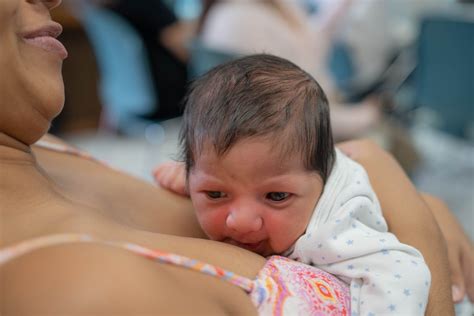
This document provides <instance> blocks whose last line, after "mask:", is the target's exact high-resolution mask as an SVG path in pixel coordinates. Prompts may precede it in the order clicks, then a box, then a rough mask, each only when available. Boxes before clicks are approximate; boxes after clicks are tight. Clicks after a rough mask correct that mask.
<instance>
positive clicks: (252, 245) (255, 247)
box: [225, 238, 263, 253]
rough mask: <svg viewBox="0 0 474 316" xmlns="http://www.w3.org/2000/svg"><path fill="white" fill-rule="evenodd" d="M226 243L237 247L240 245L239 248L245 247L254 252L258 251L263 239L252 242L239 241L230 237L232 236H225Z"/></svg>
mask: <svg viewBox="0 0 474 316" xmlns="http://www.w3.org/2000/svg"><path fill="white" fill-rule="evenodd" d="M225 242H226V243H229V244H231V245H234V246H237V247H240V248H244V249H247V250H249V251H252V252H256V253H260V252H261V250H262V249H260V248H262V245H263V241H262V240H261V241H258V242H252V243H245V242H240V241H237V240H235V239H232V238H227V239H226V240H225Z"/></svg>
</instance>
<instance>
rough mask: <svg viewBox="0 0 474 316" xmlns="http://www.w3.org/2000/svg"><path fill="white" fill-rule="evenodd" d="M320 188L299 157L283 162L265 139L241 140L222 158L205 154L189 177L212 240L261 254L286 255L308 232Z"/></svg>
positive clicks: (199, 214)
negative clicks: (307, 227) (306, 231)
mask: <svg viewBox="0 0 474 316" xmlns="http://www.w3.org/2000/svg"><path fill="white" fill-rule="evenodd" d="M322 188H323V184H322V180H321V177H320V176H319V175H317V174H316V173H312V172H308V171H307V170H306V169H305V168H304V165H303V162H302V161H301V157H300V155H299V154H294V155H291V156H289V157H285V159H281V158H280V155H279V152H278V150H275V148H274V147H273V146H272V143H271V142H269V141H266V140H263V139H249V140H243V141H240V142H238V143H237V144H236V145H234V146H233V147H232V148H231V149H230V151H229V152H227V153H226V154H225V155H224V156H221V157H218V156H217V155H216V154H215V152H214V151H213V150H205V151H204V152H203V153H202V154H201V156H200V157H199V158H198V159H197V161H196V163H195V166H194V168H193V169H192V170H191V172H190V174H189V192H190V195H191V199H192V201H193V205H194V208H195V210H196V213H197V217H198V220H199V223H200V224H201V227H202V228H203V230H204V231H205V233H206V234H207V235H208V236H209V238H211V239H213V240H218V241H223V242H226V243H229V244H233V245H236V246H239V247H242V248H245V249H248V250H250V251H253V252H256V253H258V254H261V255H263V256H268V255H271V254H279V253H282V252H284V251H285V250H287V249H288V248H290V247H291V246H292V245H293V243H295V241H296V240H297V239H298V237H300V236H301V235H302V234H303V233H304V232H305V229H306V226H307V224H308V221H309V219H310V217H311V214H312V212H313V209H314V207H315V205H316V203H317V201H318V199H319V196H320V195H321V192H322Z"/></svg>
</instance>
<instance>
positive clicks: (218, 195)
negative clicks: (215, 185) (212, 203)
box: [206, 191, 226, 200]
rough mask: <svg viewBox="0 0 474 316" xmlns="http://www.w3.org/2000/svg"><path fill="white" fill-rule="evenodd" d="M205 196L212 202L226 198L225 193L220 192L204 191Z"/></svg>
mask: <svg viewBox="0 0 474 316" xmlns="http://www.w3.org/2000/svg"><path fill="white" fill-rule="evenodd" d="M206 195H207V197H208V198H210V199H213V200H215V199H221V198H223V197H225V196H226V195H225V193H224V192H221V191H206Z"/></svg>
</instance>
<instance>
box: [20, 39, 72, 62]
mask: <svg viewBox="0 0 474 316" xmlns="http://www.w3.org/2000/svg"><path fill="white" fill-rule="evenodd" d="M25 41H26V42H27V43H28V44H31V45H33V46H36V47H39V48H42V49H44V50H45V51H48V52H51V53H55V54H57V55H58V56H59V57H60V58H61V59H66V58H67V55H68V52H67V50H66V47H64V45H63V44H62V43H61V42H60V41H58V40H57V39H55V38H54V37H52V36H48V35H41V36H36V37H29V38H25Z"/></svg>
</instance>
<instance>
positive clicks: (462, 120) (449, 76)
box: [413, 16, 474, 138]
mask: <svg viewBox="0 0 474 316" xmlns="http://www.w3.org/2000/svg"><path fill="white" fill-rule="evenodd" d="M413 80H414V87H415V105H417V106H419V107H422V108H425V109H429V110H430V111H431V112H432V113H434V114H435V115H436V117H437V120H436V121H437V126H436V128H438V129H440V130H442V131H444V132H447V133H449V134H451V135H454V136H456V137H460V138H468V137H469V135H468V129H469V127H471V128H472V127H473V124H474V115H473V114H474V112H473V110H474V22H473V21H469V20H465V19H460V18H455V17H449V16H430V17H426V18H424V19H423V20H422V23H421V32H420V35H419V38H418V65H417V68H416V69H415V73H414V76H413Z"/></svg>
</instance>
